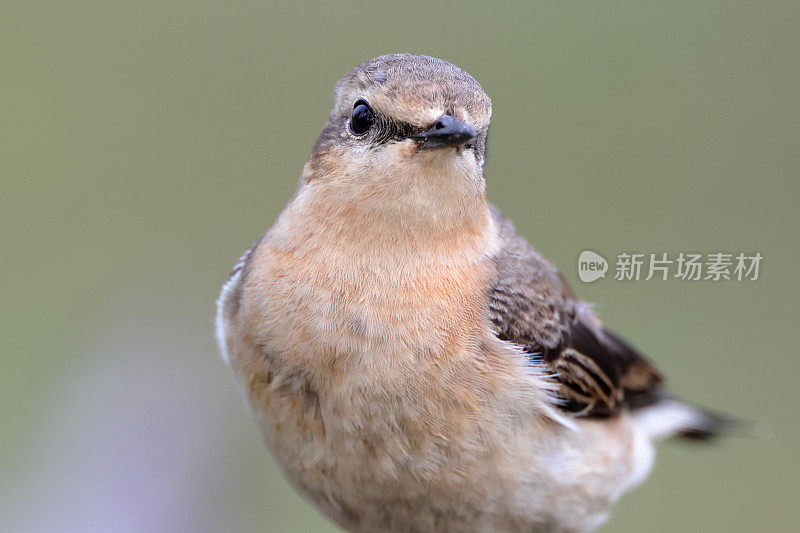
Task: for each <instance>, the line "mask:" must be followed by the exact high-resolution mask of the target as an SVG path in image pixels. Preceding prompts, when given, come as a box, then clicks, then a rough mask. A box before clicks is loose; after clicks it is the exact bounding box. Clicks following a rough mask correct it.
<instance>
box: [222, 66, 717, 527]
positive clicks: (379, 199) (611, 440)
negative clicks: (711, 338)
mask: <svg viewBox="0 0 800 533" xmlns="http://www.w3.org/2000/svg"><path fill="white" fill-rule="evenodd" d="M491 113H492V106H491V101H490V100H489V98H488V97H487V96H486V94H485V93H484V91H483V89H482V88H481V86H480V85H479V84H478V83H477V82H476V81H475V80H474V79H473V78H472V77H470V76H469V75H468V74H466V73H465V72H463V71H462V70H460V69H459V68H457V67H455V66H454V65H452V64H450V63H447V62H445V61H442V60H439V59H434V58H431V57H425V56H419V55H408V54H402V55H387V56H383V57H378V58H376V59H373V60H371V61H367V62H366V63H364V64H362V65H359V66H357V67H356V68H354V69H353V70H351V71H350V72H349V73H348V74H347V75H345V77H344V78H342V79H341V80H340V81H339V83H338V84H337V85H336V90H335V96H334V106H333V109H332V110H331V113H330V118H329V120H328V123H327V125H326V126H325V128H324V130H323V131H322V134H321V135H320V136H319V138H318V139H317V142H316V144H315V145H314V148H313V149H312V152H311V157H310V158H309V160H308V162H307V163H306V165H305V167H304V169H303V172H302V176H301V177H300V182H299V184H298V187H297V191H296V192H295V195H294V197H293V198H292V199H291V201H290V202H289V204H288V206H287V207H286V208H285V209H284V211H283V212H282V213H281V215H280V216H279V218H278V220H277V221H276V222H275V224H274V225H273V226H272V228H271V229H270V230H269V231H267V232H266V233H265V234H264V235H263V236H262V237H261V238H260V239H259V240H258V242H256V243H255V244H254V245H253V246H252V247H251V248H250V249H249V250H247V251H246V252H245V253H244V255H242V257H241V259H240V260H239V262H238V264H237V265H236V266H235V267H234V268H233V271H232V272H231V276H230V279H229V280H228V282H227V283H226V284H225V286H224V287H223V289H222V294H221V296H220V299H219V303H218V317H217V334H218V339H219V344H220V348H221V350H222V354H223V357H224V358H225V360H226V361H227V362H228V364H229V365H230V367H231V368H232V369H233V371H234V374H235V375H236V378H237V380H238V381H239V383H240V384H241V385H242V387H243V388H244V391H245V394H246V398H247V401H248V403H249V405H250V407H251V409H252V411H253V414H254V415H255V417H256V420H257V422H258V424H259V426H260V428H261V430H262V432H263V434H264V437H265V439H266V442H267V445H268V446H269V448H270V450H271V451H272V453H273V454H274V456H275V457H276V458H277V460H278V462H279V463H280V465H281V466H282V468H283V471H284V473H285V474H286V476H287V477H288V479H289V480H290V481H291V482H292V484H293V485H294V486H295V488H296V489H297V490H298V491H299V492H300V493H302V494H303V495H304V496H305V497H307V498H308V499H309V500H310V501H311V502H313V503H314V504H315V505H316V506H317V507H318V508H319V509H320V510H321V511H322V512H324V513H325V514H326V515H327V516H328V517H330V518H331V519H333V520H334V521H336V523H338V524H339V525H340V526H341V527H343V528H345V529H348V530H351V531H368V532H374V531H458V532H464V531H528V532H529V531H587V530H591V529H594V528H595V527H597V526H598V525H599V524H601V523H602V522H603V521H604V520H605V519H606V518H607V516H608V512H609V508H610V506H611V505H612V504H613V503H614V502H615V501H616V500H617V499H618V498H619V497H620V496H621V495H622V494H623V493H624V492H625V491H627V490H628V489H630V488H631V487H633V486H635V485H636V484H637V483H639V482H641V481H642V480H643V479H644V478H645V476H646V475H647V473H648V471H649V470H650V467H651V464H652V461H653V454H654V450H653V444H654V442H656V441H658V440H660V439H663V438H667V437H672V436H682V437H687V438H695V439H703V438H707V437H711V436H713V435H714V434H716V433H717V432H718V431H719V430H720V428H721V426H722V425H723V423H724V419H722V418H720V417H717V416H715V415H712V414H709V413H708V412H705V411H703V410H700V409H697V408H694V407H691V406H689V405H687V404H684V403H681V402H679V401H677V400H674V399H672V398H671V397H670V396H668V395H667V394H666V393H665V392H664V390H663V389H662V386H661V383H662V378H661V376H660V375H659V373H658V372H657V371H656V369H655V368H654V367H653V365H652V364H651V363H650V362H649V361H648V360H647V359H645V358H644V357H643V356H642V355H640V354H639V353H638V352H637V351H636V350H635V349H634V348H632V347H631V346H630V345H629V344H628V343H627V342H625V341H624V340H623V339H621V338H620V337H619V336H617V335H616V334H615V333H613V332H611V331H610V330H609V329H607V328H606V327H604V326H603V325H602V324H601V323H600V321H599V320H598V319H597V318H596V317H595V316H594V314H593V313H592V310H591V309H590V307H589V306H588V305H587V304H586V303H584V302H582V301H581V300H579V299H577V298H576V297H575V295H574V294H573V292H572V290H571V289H570V287H569V286H568V284H567V283H566V281H565V280H564V278H563V277H562V276H561V275H560V274H559V273H558V272H557V271H556V269H555V268H553V266H552V265H550V263H548V262H547V261H546V260H545V259H544V258H542V257H541V256H540V255H539V254H538V253H537V252H536V251H535V250H534V249H533V248H532V247H531V246H530V245H529V244H528V243H527V242H526V241H525V240H524V239H523V238H522V237H520V236H519V235H518V234H517V233H516V231H515V230H514V227H513V226H512V224H511V222H509V221H508V220H507V219H506V218H504V217H503V216H502V215H501V214H500V212H499V211H498V210H497V209H496V208H495V207H493V206H492V205H490V204H489V203H487V201H486V194H485V182H484V175H483V164H484V158H485V152H486V138H487V134H488V128H489V119H490V116H491Z"/></svg>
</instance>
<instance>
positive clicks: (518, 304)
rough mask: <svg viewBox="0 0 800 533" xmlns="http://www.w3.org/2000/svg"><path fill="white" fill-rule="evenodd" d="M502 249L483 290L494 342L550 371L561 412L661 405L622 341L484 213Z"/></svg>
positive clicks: (648, 376) (508, 228) (655, 378)
mask: <svg viewBox="0 0 800 533" xmlns="http://www.w3.org/2000/svg"><path fill="white" fill-rule="evenodd" d="M492 215H493V218H494V221H495V224H497V226H498V230H499V235H500V239H501V242H502V250H501V252H500V253H499V254H498V255H497V256H496V259H495V262H496V267H497V276H496V279H495V280H494V283H493V284H492V288H491V290H490V291H489V302H488V308H489V317H490V319H491V320H492V324H493V326H494V328H495V333H496V334H497V336H498V337H499V338H500V339H502V340H505V341H509V342H513V343H515V344H518V345H520V346H521V347H522V348H523V349H524V350H525V351H526V352H528V353H530V354H531V356H532V357H536V358H537V359H539V360H541V361H542V362H544V363H545V364H547V365H548V366H549V368H550V369H551V370H552V371H553V373H554V375H555V379H556V380H557V381H558V383H559V385H560V387H559V394H560V396H561V399H562V402H561V405H560V406H561V407H562V408H563V409H564V410H566V411H569V412H573V413H576V414H579V415H582V416H595V417H603V416H611V415H613V414H616V413H617V412H619V411H620V410H621V409H623V408H626V407H630V408H633V407H641V406H645V405H651V404H653V403H655V402H657V401H658V400H659V399H661V397H662V394H661V390H660V389H661V387H660V385H661V382H662V378H661V375H660V374H659V373H658V371H657V370H656V369H655V367H654V366H653V365H652V364H651V363H650V362H649V361H648V360H647V359H646V358H645V357H644V356H642V355H641V354H639V353H638V352H637V351H636V350H635V349H634V348H633V347H631V345H630V344H628V343H627V342H626V341H625V340H624V339H622V338H621V337H619V336H618V335H616V334H615V333H613V332H612V331H610V330H609V329H607V328H605V327H604V326H603V325H602V324H601V323H600V321H599V320H598V319H597V318H596V317H595V316H594V315H593V314H592V312H591V310H590V309H589V307H588V306H587V305H586V304H585V303H583V302H581V301H580V300H578V299H577V298H576V297H575V295H574V294H573V292H572V290H571V289H570V287H569V285H568V284H567V282H566V281H565V280H564V278H563V277H562V276H561V275H560V274H559V273H558V271H556V270H555V268H554V267H553V266H552V265H551V264H550V263H548V262H547V261H546V260H545V259H544V258H543V257H542V256H540V255H539V254H538V253H537V252H536V251H535V250H534V249H533V248H532V247H531V246H530V245H529V244H528V243H527V242H526V241H525V240H524V239H523V238H522V237H520V236H519V235H518V234H517V233H516V231H515V230H514V227H513V225H512V224H511V222H509V221H508V220H507V219H505V218H504V217H503V216H502V215H501V214H500V213H499V212H498V211H497V209H496V208H494V207H493V206H492Z"/></svg>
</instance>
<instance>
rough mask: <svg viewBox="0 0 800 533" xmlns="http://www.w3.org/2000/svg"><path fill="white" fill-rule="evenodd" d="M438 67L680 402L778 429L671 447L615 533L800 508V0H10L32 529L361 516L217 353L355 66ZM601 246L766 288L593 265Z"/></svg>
mask: <svg viewBox="0 0 800 533" xmlns="http://www.w3.org/2000/svg"><path fill="white" fill-rule="evenodd" d="M395 51H410V52H421V53H425V54H428V55H434V56H437V57H441V58H444V59H447V60H450V61H452V62H453V63H455V64H457V65H459V66H461V67H462V68H464V69H465V70H467V71H468V72H470V73H471V74H472V75H473V76H474V77H475V78H476V79H478V80H479V81H480V82H481V83H482V85H483V87H484V89H485V90H486V91H487V93H488V94H489V95H490V96H491V97H492V99H493V102H494V116H493V121H492V135H491V142H490V149H491V158H490V161H489V164H488V167H487V181H488V188H489V196H490V198H491V200H492V201H494V202H495V203H497V204H498V205H499V206H500V207H501V208H502V209H503V210H504V212H505V214H506V215H508V216H510V217H511V218H512V219H514V220H515V221H516V223H517V226H518V228H519V230H520V231H521V232H522V233H523V234H525V235H526V236H527V237H528V238H529V240H531V242H533V243H534V244H535V245H536V246H537V247H538V248H539V249H540V251H542V252H543V253H544V254H545V255H546V256H548V257H549V258H550V259H551V260H552V261H553V262H554V263H555V264H557V265H558V266H559V267H560V268H561V269H562V270H563V271H564V273H565V275H566V276H567V278H568V279H569V280H570V281H571V282H572V283H573V285H575V288H576V291H577V292H578V293H579V294H580V295H582V296H583V297H584V298H586V299H587V300H589V301H593V302H598V304H599V306H598V310H599V313H600V315H601V316H602V317H603V318H604V320H605V321H606V322H607V323H608V324H610V325H611V326H612V327H614V328H615V329H617V330H619V331H621V332H623V334H624V335H625V336H627V337H628V338H630V339H631V340H632V341H633V342H634V343H635V344H637V345H638V346H639V347H640V348H642V349H643V350H644V351H645V352H647V353H649V354H651V355H652V357H653V358H654V359H655V360H656V361H657V363H658V364H659V365H660V366H661V368H662V369H663V370H664V372H665V373H666V374H667V375H668V376H669V377H670V382H671V386H672V388H673V389H674V391H675V392H677V393H678V394H680V395H683V396H685V397H686V398H690V399H692V400H694V401H696V402H698V403H702V404H706V405H708V406H712V407H715V408H718V409H721V410H724V411H727V412H730V413H734V414H737V415H739V416H742V417H745V418H752V419H758V420H763V421H766V422H768V423H769V426H770V428H771V430H770V433H771V436H770V437H769V438H768V439H765V440H747V439H744V440H735V439H734V440H730V441H726V442H723V443H721V444H719V445H714V446H711V447H707V448H702V449H701V448H691V447H689V446H685V445H681V444H678V443H666V444H664V445H662V446H661V447H660V454H659V457H658V460H657V465H656V467H655V469H654V472H653V475H652V476H651V478H650V480H649V481H648V482H647V483H646V484H645V485H644V486H643V487H641V488H640V489H638V490H637V491H635V492H633V493H632V494H629V495H628V496H626V497H625V498H623V500H622V501H621V502H620V504H619V505H617V506H616V508H615V509H614V512H613V515H612V518H611V520H610V521H609V522H608V524H607V525H606V526H604V528H603V529H602V531H606V532H610V531H643V530H647V531H664V532H667V531H678V530H681V531H709V530H711V531H757V530H758V531H789V530H796V527H797V523H798V521H800V505H798V493H799V491H800V471H799V470H800V469H799V468H798V462H797V458H798V451H797V450H798V446H799V445H800V424H798V415H797V407H798V399H797V380H798V375H800V363H799V362H798V361H799V358H798V353H797V352H798V350H797V332H798V312H797V307H796V305H797V304H796V302H797V298H798V296H800V295H799V294H798V274H797V266H798V263H799V262H800V252H799V251H798V242H797V241H798V237H797V235H798V233H797V231H798V227H799V226H800V216H798V211H797V203H798V199H799V194H798V193H800V185H798V171H799V170H800V105H799V104H800V102H799V101H798V95H799V94H800V61H799V60H798V58H800V3H798V2H796V1H791V2H778V1H774V2H773V1H770V2H734V1H720V2H707V1H691V2H688V1H687V2H649V3H642V2H616V3H604V2H586V3H577V2H545V3H542V2H536V3H532V4H530V5H526V6H524V7H523V6H517V5H512V4H508V5H501V4H490V3H485V2H481V3H475V4H472V5H468V4H465V3H460V2H459V3H455V2H454V3H441V4H436V5H434V4H432V3H428V2H424V3H421V2H419V3H418V2H408V1H405V2H402V3H391V4H382V5H377V4H369V5H367V4H365V5H361V6H358V5H355V4H349V5H345V4H341V5H337V4H336V3H333V2H330V3H320V4H308V5H294V6H291V7H289V6H286V5H284V6H281V5H277V4H276V5H271V4H268V3H264V2H220V3H217V4H213V3H207V2H161V1H159V2H152V1H143V2H124V3H123V2H99V1H89V2H12V1H5V2H3V7H2V17H0V66H1V67H2V70H1V72H2V83H0V103H1V105H0V142H1V143H2V144H1V145H0V173H1V174H0V176H1V178H0V179H2V190H1V191H0V192H1V194H0V202H2V204H0V205H2V211H0V213H2V225H0V228H1V229H0V239H1V240H0V245H1V246H2V248H1V249H2V262H1V263H0V265H1V268H2V271H1V272H0V274H1V275H0V283H2V292H1V293H0V294H2V302H3V305H2V318H0V324H2V326H0V327H1V328H2V347H0V357H2V371H1V372H0V415H1V416H2V438H0V476H1V478H0V530H2V531H131V532H134V531H136V532H140V531H156V532H160V531H164V532H167V531H242V532H256V531H332V530H333V527H332V526H331V525H330V524H328V523H327V522H326V521H325V520H324V519H322V518H321V517H320V516H319V515H318V514H317V512H316V511H314V510H313V509H312V508H311V507H310V506H309V505H307V504H306V503H304V502H303V501H302V500H301V499H300V498H299V497H298V496H296V495H295V494H294V492H293V491H292V490H291V489H290V487H289V486H288V485H287V483H286V482H285V481H284V480H283V479H282V477H281V476H280V474H279V472H278V470H277V467H276V465H275V464H274V462H273V461H272V459H271V458H270V457H269V456H268V454H267V452H266V451H265V449H264V448H263V446H262V443H261V439H260V436H259V434H258V432H257V430H256V427H255V424H253V423H252V421H251V420H250V418H249V415H248V413H247V412H246V409H245V408H244V405H243V402H242V401H241V399H240V395H239V393H238V391H237V390H236V389H235V387H234V383H233V379H232V377H231V375H230V373H229V371H228V370H227V369H226V368H225V366H224V364H223V363H222V361H221V360H220V358H219V356H218V354H217V350H216V347H215V344H214V339H213V315H214V300H215V298H216V296H217V293H218V290H219V287H220V285H221V283H222V282H223V280H224V279H225V278H226V275H227V272H228V269H229V268H230V267H231V266H232V265H233V263H234V262H235V260H236V258H237V257H238V256H239V254H240V252H241V251H242V250H244V249H245V248H246V247H247V246H248V245H249V244H250V243H251V242H252V241H253V240H254V239H255V238H256V237H257V236H258V235H259V234H260V233H261V232H262V230H263V229H265V228H266V227H267V226H269V225H270V224H271V223H272V221H273V220H274V218H275V217H276V215H277V214H278V212H279V210H280V209H281V208H282V206H283V205H284V204H285V202H286V201H287V200H288V199H289V197H290V196H291V194H292V191H293V189H294V186H295V182H296V179H297V177H298V175H299V172H300V169H301V168H302V165H303V163H304V162H305V159H306V157H307V155H308V153H309V150H310V147H311V145H312V143H313V142H314V139H315V137H316V135H317V134H318V133H319V131H320V130H321V128H322V125H323V124H324V122H325V120H326V118H327V113H328V110H329V107H330V103H331V99H330V95H331V91H332V87H333V84H334V83H335V82H336V80H337V79H338V78H339V77H340V76H341V75H342V74H344V73H345V72H346V71H347V70H348V69H350V68H351V67H352V66H354V65H356V64H357V63H360V62H362V61H364V60H366V59H369V58H371V57H374V56H376V55H380V54H383V53H387V52H395ZM586 248H589V249H593V250H596V251H599V252H601V253H603V254H604V255H606V257H609V258H611V257H613V255H614V254H616V253H617V252H619V251H623V250H638V251H643V252H664V251H666V252H678V251H700V252H714V251H718V250H726V251H730V252H738V251H748V252H752V251H760V252H761V253H762V254H763V256H764V262H763V264H762V270H761V276H760V278H761V279H759V280H758V281H756V282H733V281H732V282H724V283H712V282H697V283H691V282H687V281H668V282H662V281H650V282H644V281H640V282H628V283H624V282H618V281H614V280H613V279H610V278H609V279H606V280H601V281H598V282H596V283H593V284H591V285H587V284H583V283H581V282H579V281H578V280H577V271H576V259H577V256H578V253H579V252H580V251H581V250H584V249H586Z"/></svg>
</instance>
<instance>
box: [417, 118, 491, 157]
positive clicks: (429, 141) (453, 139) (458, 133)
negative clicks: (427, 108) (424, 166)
mask: <svg viewBox="0 0 800 533" xmlns="http://www.w3.org/2000/svg"><path fill="white" fill-rule="evenodd" d="M409 137H410V138H411V139H416V140H417V141H421V142H420V147H419V148H420V150H431V149H433V148H444V147H445V146H459V145H462V144H464V143H465V142H467V141H469V140H470V139H473V138H475V128H473V127H472V126H470V125H469V124H467V123H466V122H461V121H460V120H458V119H457V118H455V117H451V116H450V115H442V116H441V117H439V120H437V121H436V124H434V125H433V127H432V128H431V129H429V130H427V131H423V132H421V133H415V134H414V135H409Z"/></svg>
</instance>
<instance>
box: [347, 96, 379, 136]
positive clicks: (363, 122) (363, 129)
mask: <svg viewBox="0 0 800 533" xmlns="http://www.w3.org/2000/svg"><path fill="white" fill-rule="evenodd" d="M374 123H375V113H373V112H372V108H370V107H369V104H367V103H366V102H365V101H364V100H359V101H358V102H356V105H355V106H353V116H351V117H350V131H351V132H353V135H364V134H365V133H367V130H368V129H370V128H371V127H372V125H373V124H374Z"/></svg>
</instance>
